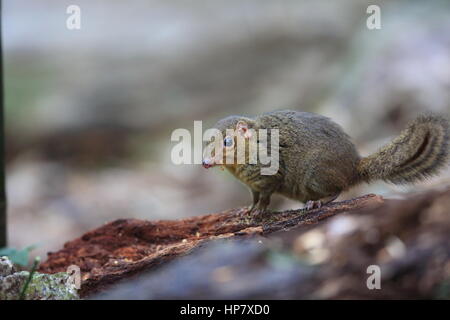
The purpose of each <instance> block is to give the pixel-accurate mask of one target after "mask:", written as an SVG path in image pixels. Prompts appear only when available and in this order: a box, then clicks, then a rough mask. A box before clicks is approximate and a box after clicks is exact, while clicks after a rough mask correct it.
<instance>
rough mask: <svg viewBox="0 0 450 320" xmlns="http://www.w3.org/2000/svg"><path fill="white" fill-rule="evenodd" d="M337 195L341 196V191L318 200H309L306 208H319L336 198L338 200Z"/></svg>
mask: <svg viewBox="0 0 450 320" xmlns="http://www.w3.org/2000/svg"><path fill="white" fill-rule="evenodd" d="M337 197H339V193H337V194H335V195H333V196H329V197H326V198H323V199H320V200H316V201H313V200H308V201H307V202H306V204H305V209H306V210H312V209H319V208H321V207H322V206H323V205H326V204H328V203H330V202H333V201H334V200H336V198H337Z"/></svg>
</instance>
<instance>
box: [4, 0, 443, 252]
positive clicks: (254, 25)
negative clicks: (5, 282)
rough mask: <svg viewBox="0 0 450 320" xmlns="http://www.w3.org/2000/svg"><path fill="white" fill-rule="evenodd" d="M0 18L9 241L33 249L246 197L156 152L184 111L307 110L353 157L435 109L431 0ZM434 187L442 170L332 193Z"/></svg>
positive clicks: (216, 177)
mask: <svg viewBox="0 0 450 320" xmlns="http://www.w3.org/2000/svg"><path fill="white" fill-rule="evenodd" d="M73 4H75V5H78V6H79V7H80V8H81V29H80V30H69V29H67V28H66V20H67V18H68V17H69V14H67V13H66V9H67V7H68V6H69V5H73ZM371 4H376V5H379V6H380V8H381V29H380V30H369V29H368V28H367V27H366V20H367V18H368V17H369V14H367V13H366V10H367V7H368V6H369V5H371ZM2 19H3V21H2V24H3V47H4V48H3V54H4V78H5V80H4V81H5V105H6V122H7V123H6V126H7V127H6V131H7V132H6V134H7V136H6V139H7V189H8V190H7V192H8V197H9V245H10V246H11V247H17V248H22V247H25V246H28V245H32V244H36V245H37V246H38V247H37V249H36V250H35V251H34V254H35V255H41V256H42V257H45V254H46V252H47V251H50V250H56V249H58V248H60V247H61V246H62V245H63V243H64V242H65V241H67V240H71V239H73V238H75V237H78V236H80V235H81V234H82V233H84V232H86V231H88V230H89V229H92V228H95V227H98V226H99V225H101V224H103V223H105V222H107V221H111V220H114V219H118V218H140V219H175V218H180V217H186V216H192V215H199V214H205V213H212V212H219V211H222V210H225V209H228V208H232V207H237V206H243V205H248V204H249V203H250V201H251V198H250V194H249V192H248V191H247V189H246V187H245V186H243V185H241V184H240V182H238V181H237V180H235V179H234V178H233V177H231V176H230V175H229V174H228V173H226V172H223V171H220V170H217V169H214V170H212V169H210V170H208V171H206V170H205V169H203V168H202V167H201V165H181V166H176V165H173V164H172V163H171V159H170V151H171V148H172V147H173V146H174V145H175V143H172V142H171V141H170V135H171V133H172V131H173V130H174V129H176V128H186V129H189V130H193V121H194V120H202V121H203V128H204V129H206V128H208V127H209V126H211V125H212V124H214V123H215V121H216V120H218V119H220V118H222V117H224V116H227V115H230V114H242V115H250V116H251V115H256V114H260V113H262V112H266V111H273V110H275V109H284V108H290V109H297V110H303V111H312V112H317V113H321V114H324V115H327V116H330V117H331V118H333V119H334V120H335V121H336V122H338V123H339V124H340V125H341V126H342V127H343V128H344V129H345V131H347V133H349V134H350V135H351V136H352V138H353V141H354V142H355V144H356V145H357V146H358V148H359V150H360V151H361V153H362V154H363V155H367V154H369V153H370V152H373V151H375V150H376V149H377V148H378V147H379V146H381V145H382V144H383V143H385V142H387V141H388V140H389V139H390V138H392V136H394V135H396V134H397V133H398V132H399V131H400V130H401V129H402V128H403V127H404V126H405V125H406V123H407V122H408V121H409V120H411V119H413V118H415V117H416V116H417V115H418V114H419V113H420V112H422V111H424V110H432V111H436V112H441V113H445V114H449V113H450V3H449V2H448V1H446V0H442V1H411V0H408V1H406V0H405V1H392V0H386V1H374V0H370V1H369V0H368V1H365V0H340V1H326V0H302V1H300V0H278V1H275V0H227V1H217V0H170V1H168V0H152V1H144V0H127V1H112V0H95V1H92V0H89V1H88V0H83V1H82V0H70V1H65V0H60V1H52V0H34V1H26V0H4V1H3V17H2ZM449 183H450V172H449V170H447V171H446V172H444V173H443V174H442V175H441V176H440V177H436V178H434V179H432V180H429V181H427V182H425V183H421V184H418V185H415V186H412V187H395V186H392V185H389V184H386V183H382V182H379V183H375V184H372V185H370V186H364V185H363V186H361V187H358V188H355V189H353V190H351V191H350V192H348V193H346V194H344V195H342V196H341V197H340V198H341V199H342V198H348V197H353V196H356V195H360V194H363V193H367V192H376V193H380V194H383V195H385V196H387V197H401V194H402V193H404V192H409V191H411V190H420V189H424V188H430V187H434V186H440V185H446V184H449ZM301 206H302V204H301V203H296V202H293V201H288V200H284V199H282V198H277V197H275V199H273V206H272V207H273V208H274V209H283V208H298V207H301Z"/></svg>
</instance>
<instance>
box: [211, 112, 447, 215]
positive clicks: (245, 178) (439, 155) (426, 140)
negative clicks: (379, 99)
mask: <svg viewBox="0 0 450 320" xmlns="http://www.w3.org/2000/svg"><path fill="white" fill-rule="evenodd" d="M240 121H241V122H242V121H244V122H245V123H246V124H248V127H249V128H253V129H255V130H258V129H279V137H280V149H279V152H280V153H279V170H278V172H277V173H276V174H275V175H270V176H264V175H261V173H260V169H261V167H262V165H261V164H260V163H258V164H248V163H246V164H233V165H225V167H226V168H227V169H228V170H229V171H230V172H231V173H232V174H233V175H234V176H235V177H237V178H238V179H239V180H241V181H242V182H243V183H245V184H246V185H248V186H249V187H250V189H251V191H252V194H253V205H254V206H256V208H258V209H261V210H265V209H266V208H267V206H268V204H269V202H270V196H271V195H272V194H273V193H279V194H282V195H284V196H286V197H289V198H292V199H296V200H299V201H301V202H304V203H305V202H307V201H311V200H312V201H315V200H320V199H326V198H330V199H332V198H334V197H335V196H336V195H338V194H339V193H340V192H341V191H344V190H346V189H348V188H350V187H351V186H353V185H355V184H357V183H360V182H370V181H372V180H376V179H383V180H386V181H390V182H394V183H409V182H414V181H418V180H421V179H423V178H426V177H428V176H430V175H433V174H435V173H437V172H438V170H439V169H441V168H442V167H443V166H444V165H445V164H446V163H447V161H448V155H449V122H448V120H446V119H444V118H443V117H441V116H435V115H423V116H420V117H418V118H417V119H416V120H415V121H413V122H412V123H411V124H410V125H409V126H408V127H407V128H406V129H405V130H404V131H402V133H401V134H400V136H399V137H397V138H395V139H394V140H393V141H392V142H391V143H390V144H388V145H387V146H385V147H383V148H382V149H380V151H378V152H377V153H375V154H373V155H371V156H368V157H365V158H361V157H360V155H359V154H358V152H357V150H356V148H355V146H354V145H353V143H352V142H351V141H350V138H349V137H348V136H347V134H346V133H345V132H344V131H343V130H342V129H341V127H340V126H339V125H337V124H336V123H334V122H333V121H331V120H330V119H328V118H326V117H324V116H321V115H317V114H313V113H308V112H299V111H292V110H282V111H274V112H270V113H265V114H262V115H260V116H257V117H255V118H249V117H242V116H230V117H227V118H225V119H222V120H220V121H219V122H218V123H217V124H216V125H215V128H217V129H219V130H221V131H222V133H223V135H224V136H225V132H226V129H235V128H236V125H237V124H238V122H240ZM269 141H270V139H269ZM235 145H236V144H234V146H235ZM267 147H268V146H267Z"/></svg>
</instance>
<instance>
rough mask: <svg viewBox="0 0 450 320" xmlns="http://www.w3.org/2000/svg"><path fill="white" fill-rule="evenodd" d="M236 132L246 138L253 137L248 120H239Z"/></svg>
mask: <svg viewBox="0 0 450 320" xmlns="http://www.w3.org/2000/svg"><path fill="white" fill-rule="evenodd" d="M236 132H237V133H238V134H240V135H241V136H243V137H244V138H245V139H250V138H251V137H252V133H251V131H250V130H249V128H248V124H247V122H245V121H244V120H239V121H238V123H237V124H236Z"/></svg>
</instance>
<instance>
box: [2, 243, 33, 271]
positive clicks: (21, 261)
mask: <svg viewBox="0 0 450 320" xmlns="http://www.w3.org/2000/svg"><path fill="white" fill-rule="evenodd" d="M35 248H36V246H35V245H31V246H28V247H26V248H24V249H22V250H18V249H14V248H1V249H0V256H7V257H8V258H9V259H10V260H11V261H12V262H13V263H14V264H18V265H21V266H24V267H25V266H27V265H28V260H29V256H30V251H31V250H33V249H35Z"/></svg>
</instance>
